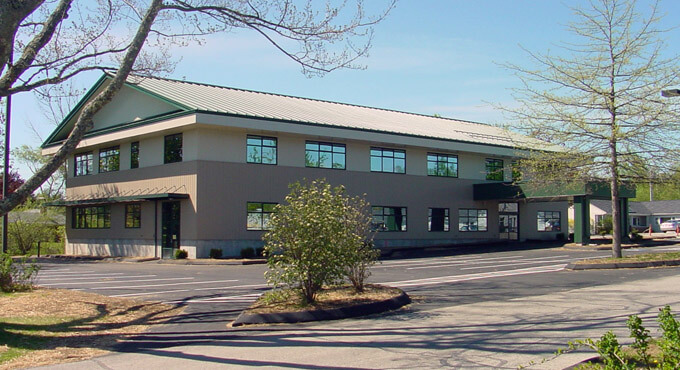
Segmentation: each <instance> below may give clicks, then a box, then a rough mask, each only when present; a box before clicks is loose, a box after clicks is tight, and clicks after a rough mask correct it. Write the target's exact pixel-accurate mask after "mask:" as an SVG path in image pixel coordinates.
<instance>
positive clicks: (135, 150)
mask: <svg viewBox="0 0 680 370" xmlns="http://www.w3.org/2000/svg"><path fill="white" fill-rule="evenodd" d="M130 168H139V141H135V142H134V143H132V144H130Z"/></svg>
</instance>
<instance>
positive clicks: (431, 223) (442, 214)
mask: <svg viewBox="0 0 680 370" xmlns="http://www.w3.org/2000/svg"><path fill="white" fill-rule="evenodd" d="M427 231H449V209H448V208H429V209H428V210H427Z"/></svg>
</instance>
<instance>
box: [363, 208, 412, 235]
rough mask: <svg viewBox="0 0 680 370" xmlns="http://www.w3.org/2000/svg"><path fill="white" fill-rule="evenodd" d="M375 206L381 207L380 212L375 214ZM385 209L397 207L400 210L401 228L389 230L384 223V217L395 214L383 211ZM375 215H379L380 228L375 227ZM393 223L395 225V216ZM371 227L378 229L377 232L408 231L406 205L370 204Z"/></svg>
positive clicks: (394, 214)
mask: <svg viewBox="0 0 680 370" xmlns="http://www.w3.org/2000/svg"><path fill="white" fill-rule="evenodd" d="M377 208H380V209H381V213H380V214H376V213H375V211H376V209H377ZM385 209H392V210H395V209H399V210H400V212H401V221H402V222H401V229H399V230H389V229H388V228H387V227H386V226H385V225H387V224H388V222H386V220H385V217H390V216H396V213H393V214H389V213H385ZM376 216H380V217H381V218H382V220H380V223H381V224H382V225H383V226H382V228H378V227H376V225H377V223H376ZM394 224H395V226H396V224H397V220H396V217H395V220H394ZM371 229H372V230H374V231H379V232H395V233H404V232H407V231H408V207H392V206H371Z"/></svg>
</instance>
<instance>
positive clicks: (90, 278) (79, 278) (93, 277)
mask: <svg viewBox="0 0 680 370" xmlns="http://www.w3.org/2000/svg"><path fill="white" fill-rule="evenodd" d="M114 275H115V276H114ZM120 275H124V276H120ZM154 276H157V275H125V274H124V273H120V274H106V275H103V274H102V276H87V277H69V278H53V277H50V278H47V279H45V278H42V277H40V276H38V281H53V280H61V281H71V280H93V279H105V278H106V277H111V278H112V279H132V278H142V277H154Z"/></svg>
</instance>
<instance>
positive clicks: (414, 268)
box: [407, 255, 569, 270]
mask: <svg viewBox="0 0 680 370" xmlns="http://www.w3.org/2000/svg"><path fill="white" fill-rule="evenodd" d="M565 257H569V256H568V255H561V256H552V257H533V258H522V259H508V260H505V261H491V259H488V260H475V261H470V262H460V263H455V264H454V263H452V264H448V265H439V266H437V267H455V266H460V265H463V264H466V265H482V264H489V263H499V262H503V263H507V262H525V261H536V262H535V263H540V262H538V261H541V260H549V259H554V258H565ZM545 262H549V261H545ZM506 266H512V265H506ZM426 268H428V266H423V267H409V268H407V270H422V269H426Z"/></svg>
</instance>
